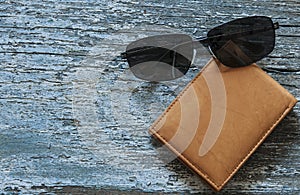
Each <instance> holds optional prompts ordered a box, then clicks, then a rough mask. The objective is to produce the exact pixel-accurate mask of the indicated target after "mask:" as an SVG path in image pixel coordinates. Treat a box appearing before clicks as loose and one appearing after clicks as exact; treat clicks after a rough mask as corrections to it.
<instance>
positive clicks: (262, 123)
mask: <svg viewBox="0 0 300 195" xmlns="http://www.w3.org/2000/svg"><path fill="white" fill-rule="evenodd" d="M296 102H297V100H296V99H295V98H294V97H293V96H292V95H291V94H290V93H289V92H288V91H286V90H285V89H284V88H283V87H282V86H281V85H280V84H279V83H277V82H276V81H275V80H273V79H272V78H271V77H270V76H269V75H268V74H267V73H265V72H264V71H263V70H262V69H261V68H259V67H258V66H257V65H256V64H252V65H250V66H247V67H241V68H229V67H225V66H223V65H222V64H221V63H220V62H219V61H217V59H214V58H212V59H211V60H210V61H209V62H208V64H207V65H206V66H205V67H204V68H203V69H202V70H201V72H200V73H199V74H198V75H197V76H196V77H195V78H194V79H193V80H192V81H191V82H190V83H189V84H188V85H187V86H186V87H185V88H184V90H183V91H182V92H181V93H180V94H179V95H178V96H177V97H176V98H175V100H174V101H173V102H172V103H171V104H170V105H169V107H168V108H167V109H166V110H165V111H164V112H163V113H162V115H161V116H160V117H159V118H158V119H157V120H156V121H155V122H154V123H153V124H152V126H151V127H150V130H149V131H150V133H151V134H152V135H153V136H154V137H156V138H157V139H158V140H160V141H161V142H162V143H163V144H164V145H166V146H167V147H168V148H169V149H170V150H171V151H173V152H174V153H175V155H176V156H177V157H178V158H179V159H180V160H181V161H182V162H183V163H185V164H186V165H187V166H188V167H190V168H191V169H192V170H194V171H195V172H196V173H197V174H199V175H200V176H202V177H203V178H204V180H206V181H207V182H208V183H209V184H210V185H211V186H212V187H213V188H214V189H215V190H217V191H219V190H221V188H222V187H223V186H224V185H225V184H226V183H227V182H228V181H229V179H230V178H231V177H232V176H233V175H234V174H235V173H236V172H237V171H238V169H239V168H240V167H241V166H242V165H243V163H244V162H245V161H246V160H247V159H248V158H249V157H250V155H251V154H252V153H253V152H254V151H255V150H256V149H257V147H258V146H259V145H260V144H261V143H262V142H263V141H264V140H265V138H266V137H267V136H268V135H269V134H270V133H271V132H272V131H273V129H274V128H275V126H276V125H277V124H278V123H279V122H280V121H281V120H282V119H283V118H284V117H285V116H286V114H287V113H288V112H289V111H290V110H291V109H292V108H293V106H294V105H295V104H296Z"/></svg>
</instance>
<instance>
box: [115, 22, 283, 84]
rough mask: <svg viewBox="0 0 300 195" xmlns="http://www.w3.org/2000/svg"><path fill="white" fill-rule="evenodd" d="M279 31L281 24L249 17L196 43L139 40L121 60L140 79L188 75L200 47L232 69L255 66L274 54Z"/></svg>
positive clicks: (174, 37) (179, 38) (176, 38)
mask: <svg viewBox="0 0 300 195" xmlns="http://www.w3.org/2000/svg"><path fill="white" fill-rule="evenodd" d="M278 28H279V24H278V22H276V23H273V22H272V20H271V18H269V17H265V16H251V17H245V18H240V19H236V20H232V21H230V22H227V23H225V24H222V25H220V26H217V27H215V28H213V29H211V30H210V31H209V32H208V33H207V37H200V38H196V39H195V40H193V39H192V37H190V36H189V35H185V34H165V35H157V36H151V37H146V38H143V39H139V40H137V41H134V42H132V43H130V44H129V45H128V46H127V47H126V52H123V53H122V54H121V57H122V58H123V59H126V60H127V62H128V64H129V68H130V70H131V71H132V72H133V74H134V75H135V76H136V77H138V78H140V79H143V80H147V81H167V80H173V79H176V78H179V77H181V76H183V75H185V74H186V73H187V71H188V69H189V68H190V66H191V64H192V62H193V59H194V57H195V52H196V49H197V47H199V46H200V45H203V46H205V47H207V48H208V50H209V52H210V53H211V54H212V56H213V57H215V58H217V59H218V60H219V61H220V62H221V63H222V64H223V65H225V66H228V67H233V68H236V67H243V66H248V65H250V64H252V63H255V62H257V61H258V60H261V59H262V58H264V57H266V56H267V55H268V54H269V53H271V52H272V51H273V49H274V46H275V29H278ZM199 43H200V44H199Z"/></svg>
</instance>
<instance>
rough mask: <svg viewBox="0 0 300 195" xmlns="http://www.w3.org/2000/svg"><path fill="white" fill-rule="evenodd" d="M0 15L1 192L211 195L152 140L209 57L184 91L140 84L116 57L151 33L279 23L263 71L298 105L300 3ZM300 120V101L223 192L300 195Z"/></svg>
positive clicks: (61, 4) (27, 4)
mask: <svg viewBox="0 0 300 195" xmlns="http://www.w3.org/2000/svg"><path fill="white" fill-rule="evenodd" d="M0 15H1V19H0V31H1V33H0V35H1V39H0V46H1V49H0V59H1V66H0V92H1V96H0V108H1V111H0V157H1V158H0V160H1V161H0V170H1V171H0V192H2V193H13V192H20V193H39V192H54V193H66V192H72V193H96V192H99V193H104V192H106V193H112V194H115V193H122V194H126V193H128V194H138V193H145V192H157V193H158V192H159V193H172V194H176V193H192V192H195V193H201V192H205V193H214V192H213V191H212V190H211V189H210V188H209V187H208V186H207V185H206V184H205V183H204V182H203V181H202V180H201V179H200V178H199V177H198V176H196V175H195V174H194V173H193V172H191V171H190V170H189V169H187V168H186V167H185V166H184V165H182V164H181V163H180V162H179V161H178V160H173V161H171V162H168V163H165V162H164V161H162V160H161V159H160V157H159V156H158V155H157V152H156V151H157V148H158V147H160V145H159V144H158V143H157V142H156V141H155V140H154V139H153V138H151V136H150V135H149V134H148V132H147V129H148V127H149V126H150V125H151V123H152V122H153V121H154V120H155V118H156V117H157V116H158V115H159V114H160V113H161V112H162V111H163V110H164V109H165V107H166V106H167V105H168V104H169V103H170V102H171V101H172V100H173V99H174V97H176V95H177V94H178V92H179V91H180V90H181V89H182V88H183V87H184V86H185V85H186V84H187V83H188V82H189V81H190V80H191V79H192V78H193V77H194V76H195V75H196V74H197V73H198V72H199V70H200V69H201V68H202V67H203V65H204V64H205V62H206V61H207V60H208V58H209V57H208V56H207V55H206V54H207V53H205V52H204V53H203V54H202V57H200V59H199V60H200V61H198V62H199V63H197V64H196V65H194V66H193V67H192V68H191V70H190V71H189V73H188V75H187V76H185V77H183V78H180V79H178V80H176V81H170V82H162V83H147V82H143V81H141V80H138V79H137V78H135V77H134V76H133V75H132V74H131V73H130V71H129V70H128V65H127V63H126V62H123V61H122V60H120V55H119V54H120V52H122V51H124V49H125V47H126V44H128V43H129V42H130V41H131V40H135V39H136V38H138V37H142V36H145V35H147V34H151V33H160V32H165V31H172V32H175V31H180V32H184V33H186V34H190V35H192V36H193V37H197V36H202V35H205V33H206V32H207V31H208V30H209V29H210V28H212V27H214V26H216V25H219V24H221V23H224V22H226V21H230V20H232V19H234V18H239V17H244V16H248V15H266V16H270V17H272V19H273V20H274V21H278V22H279V23H280V24H283V25H285V26H283V27H281V28H280V29H279V30H277V31H276V34H277V36H276V42H277V43H276V48H275V50H274V51H273V52H272V53H271V54H270V56H269V57H267V58H265V59H263V60H261V61H260V62H258V64H259V65H261V67H264V69H265V70H266V71H267V72H268V74H269V75H271V76H272V77H273V78H274V79H275V80H276V81H278V82H279V83H280V84H281V85H283V86H284V87H285V88H286V89H287V90H289V91H290V93H292V94H293V95H294V96H295V97H296V98H297V99H298V100H299V98H300V95H299V94H300V93H299V91H300V89H299V88H300V68H299V62H300V60H299V59H300V54H299V53H300V46H299V45H300V42H299V37H300V2H299V1H297V0H293V1H288V0H285V1H279V0H276V1H271V0H269V1H248V0H247V1H232V2H228V3H222V2H220V1H178V2H176V1H162V2H159V1H154V0H149V1H140V2H138V1H129V0H119V1H99V0H90V1H81V0H63V1H56V0H44V1H26V0H18V1H15V0H4V1H0ZM145 25H148V27H147V28H146V27H145ZM149 26H150V27H149ZM167 27H168V28H167ZM270 101H272V100H270ZM299 118H300V108H299V103H298V104H296V106H295V108H294V110H293V111H292V112H291V113H290V114H289V115H288V116H287V117H286V118H285V119H284V120H283V121H282V122H281V123H280V125H279V126H278V127H277V128H276V129H275V130H274V132H273V133H272V134H271V135H270V136H269V137H268V138H267V140H266V141H265V142H264V143H263V144H262V145H261V147H260V148H259V149H258V150H257V152H255V153H254V155H253V156H252V157H251V158H250V159H249V160H248V161H247V162H246V164H245V165H244V166H243V167H242V168H241V169H240V170H239V171H238V172H237V174H236V175H235V176H234V177H233V179H232V180H230V182H229V183H228V184H227V185H226V186H225V188H224V189H223V190H222V191H221V193H224V194H228V193H255V194H257V193H281V194H283V193H291V194H299V193H300V131H299V130H300V125H299V123H300V121H299Z"/></svg>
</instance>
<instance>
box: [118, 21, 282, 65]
mask: <svg viewBox="0 0 300 195" xmlns="http://www.w3.org/2000/svg"><path fill="white" fill-rule="evenodd" d="M257 18H264V19H269V20H270V21H271V22H272V26H271V27H270V26H265V27H263V26H262V28H259V29H253V30H249V31H244V32H237V33H230V34H221V35H216V36H206V37H197V38H195V39H192V37H191V36H190V37H191V40H192V41H189V42H184V43H181V44H177V45H175V46H174V47H173V48H176V47H178V46H181V45H184V44H193V48H194V49H196V48H197V47H200V45H199V44H198V43H200V44H201V45H203V46H204V47H206V48H207V49H208V51H209V52H210V54H211V55H212V56H213V57H214V58H216V59H218V58H217V57H216V54H215V53H214V52H213V50H212V49H211V40H213V39H216V38H228V39H231V37H232V38H235V37H237V36H239V37H243V36H246V35H249V33H259V32H266V31H268V30H274V31H275V30H276V29H278V28H279V26H280V25H279V23H278V22H273V21H272V19H271V18H269V17H267V16H249V17H244V18H238V19H235V20H231V21H229V22H226V23H224V24H222V25H219V26H216V27H214V28H212V29H211V30H209V31H208V33H207V34H209V32H211V31H213V30H215V29H217V28H220V27H221V26H224V25H228V24H230V23H235V22H238V21H242V20H247V19H249V20H250V19H257ZM164 35H176V34H164ZM164 35H156V36H164ZM179 35H180V34H179ZM181 35H183V34H181ZM186 36H189V35H186ZM153 37H155V36H153ZM147 38H149V37H145V38H142V39H139V40H137V41H141V40H143V39H147ZM274 38H275V34H274ZM134 42H136V41H134ZM134 42H133V43H134ZM274 43H275V40H274ZM196 46H197V47H196ZM161 47H164V45H162V46H161ZM153 48H157V47H155V46H147V48H145V47H142V48H134V49H130V50H129V51H126V52H122V53H121V58H122V59H128V57H130V56H132V55H134V54H136V53H139V52H143V51H147V50H149V49H153ZM169 49H170V50H171V49H172V48H169ZM273 49H274V47H273V48H272V50H273ZM272 50H271V51H272ZM268 54H269V53H268ZM268 54H266V55H265V56H267V55H268ZM265 56H264V57H265ZM262 58H263V57H262ZM218 60H220V59H218ZM220 61H221V62H222V60H220ZM257 61H258V60H257ZM129 65H130V64H129ZM224 65H225V66H229V65H226V64H224ZM248 65H250V64H248ZM229 67H233V66H229ZM237 67H240V66H237Z"/></svg>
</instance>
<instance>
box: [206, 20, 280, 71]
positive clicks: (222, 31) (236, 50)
mask: <svg viewBox="0 0 300 195" xmlns="http://www.w3.org/2000/svg"><path fill="white" fill-rule="evenodd" d="M207 36H208V38H209V46H210V49H211V51H212V52H213V53H214V55H215V56H216V57H217V58H218V59H219V60H220V61H221V63H222V64H224V65H226V66H230V67H241V66H247V65H250V64H252V63H254V62H256V61H258V60H260V59H262V58H264V57H265V56H267V55H268V54H269V53H271V52H272V50H273V49H274V45H275V30H274V25H273V22H272V20H271V19H270V18H268V17H264V16H254V17H248V18H241V19H237V20H234V21H231V22H228V23H226V24H223V25H221V26H218V27H216V28H214V29H212V30H210V31H209V32H208V35H207Z"/></svg>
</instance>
